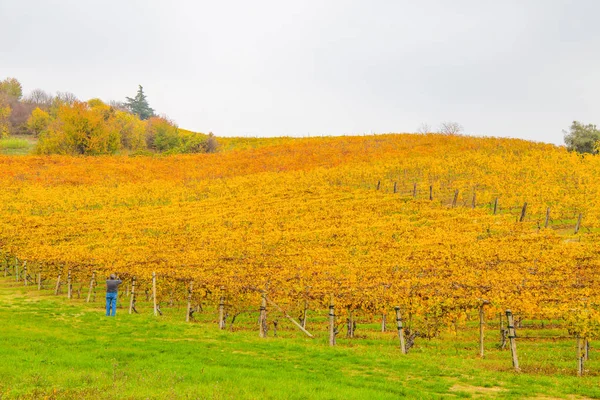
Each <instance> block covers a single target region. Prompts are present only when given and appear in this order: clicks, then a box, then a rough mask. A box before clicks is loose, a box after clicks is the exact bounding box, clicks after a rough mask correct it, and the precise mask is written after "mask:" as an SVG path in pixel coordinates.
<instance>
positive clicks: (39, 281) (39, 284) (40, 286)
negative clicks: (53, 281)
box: [37, 272, 42, 290]
mask: <svg viewBox="0 0 600 400" xmlns="http://www.w3.org/2000/svg"><path fill="white" fill-rule="evenodd" d="M37 284H38V290H42V273H41V272H38V273H37Z"/></svg>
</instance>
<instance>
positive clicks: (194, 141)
mask: <svg viewBox="0 0 600 400" xmlns="http://www.w3.org/2000/svg"><path fill="white" fill-rule="evenodd" d="M14 134H21V135H32V136H35V137H37V138H38V145H37V148H36V152H37V153H38V154H71V155H97V154H114V153H118V152H132V153H134V154H140V153H142V154H143V153H211V152H214V151H216V149H217V146H218V143H217V141H216V138H215V137H214V135H212V134H208V135H205V134H202V133H196V132H190V131H184V130H180V129H179V128H178V127H177V125H176V124H175V123H174V122H173V121H171V120H169V119H168V118H167V117H157V116H156V115H155V114H154V110H153V109H152V108H150V106H149V105H148V101H147V100H146V96H145V95H144V91H143V88H142V86H140V87H139V90H138V93H137V95H136V97H135V98H133V99H132V98H129V97H128V98H127V103H121V102H115V101H113V102H109V103H108V104H107V103H105V102H104V101H102V100H100V99H98V98H94V99H91V100H89V101H87V102H83V101H80V100H78V99H77V97H76V96H75V95H74V94H73V93H69V92H57V94H56V95H55V96H53V95H51V94H49V93H47V92H45V91H43V90H41V89H35V90H33V91H32V92H31V93H29V94H28V95H26V96H23V90H22V87H21V83H20V82H19V81H17V80H16V79H15V78H7V79H5V80H3V81H0V139H1V138H5V137H7V136H9V135H14Z"/></svg>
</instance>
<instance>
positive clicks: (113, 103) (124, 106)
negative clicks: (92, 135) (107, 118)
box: [108, 100, 129, 112]
mask: <svg viewBox="0 0 600 400" xmlns="http://www.w3.org/2000/svg"><path fill="white" fill-rule="evenodd" d="M108 105H109V106H111V107H112V108H114V109H115V110H119V111H125V112H129V107H127V104H125V103H124V102H122V101H116V100H111V101H109V102H108Z"/></svg>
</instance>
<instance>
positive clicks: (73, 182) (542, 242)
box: [0, 134, 600, 372]
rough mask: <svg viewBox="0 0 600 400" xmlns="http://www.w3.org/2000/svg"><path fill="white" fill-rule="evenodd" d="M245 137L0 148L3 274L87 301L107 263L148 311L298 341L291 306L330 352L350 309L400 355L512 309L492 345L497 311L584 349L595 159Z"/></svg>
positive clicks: (591, 333) (598, 163) (592, 257)
mask: <svg viewBox="0 0 600 400" xmlns="http://www.w3.org/2000/svg"><path fill="white" fill-rule="evenodd" d="M235 144H236V142H235V141H231V143H230V145H231V146H230V147H235ZM258 144H260V143H254V144H252V145H247V146H243V145H241V146H240V147H245V148H242V149H235V148H233V149H230V150H227V151H223V152H220V153H215V154H198V155H177V156H170V157H125V156H123V157H63V156H49V157H36V156H21V157H10V156H4V157H0V171H2V173H1V174H0V184H1V185H2V188H3V190H2V191H0V218H1V219H2V224H1V225H0V260H1V261H2V265H3V267H2V268H3V274H4V276H7V275H9V274H10V275H11V276H16V275H20V279H21V280H23V281H24V282H25V284H29V285H45V286H46V287H52V288H54V287H56V290H57V292H58V290H59V289H60V286H61V283H62V284H63V285H66V291H68V293H69V294H70V295H72V291H73V290H79V291H80V292H81V291H83V296H85V295H87V294H88V291H90V293H91V292H92V291H93V290H94V286H95V284H96V283H98V284H99V283H102V281H103V279H105V276H106V275H107V274H109V273H112V272H116V273H118V274H119V276H120V277H121V278H122V279H123V280H124V281H126V282H127V284H128V288H127V292H128V294H129V296H130V300H131V304H129V300H127V302H128V305H131V306H132V307H135V304H134V303H135V298H134V296H133V295H131V293H130V292H131V290H130V288H131V287H132V284H133V282H134V278H135V295H137V296H139V297H144V296H145V298H146V299H150V298H153V299H154V302H155V304H156V306H155V312H157V311H158V310H159V309H160V306H161V305H163V307H164V306H165V305H168V304H170V303H173V302H183V303H187V304H188V309H189V311H188V317H189V314H192V312H191V311H192V310H201V309H202V307H205V308H206V307H207V306H208V307H212V309H214V310H215V311H216V310H218V317H217V314H216V313H215V319H217V318H218V321H217V322H218V323H219V325H220V326H221V327H224V326H225V325H226V324H227V323H229V324H232V323H233V321H232V318H233V320H235V319H234V318H235V316H237V315H240V314H242V313H246V312H250V311H252V312H258V311H259V310H260V314H261V323H260V331H261V334H262V335H265V334H266V329H267V328H266V326H265V325H266V319H267V311H268V312H269V313H271V312H273V313H276V312H285V313H286V315H288V316H291V317H290V318H292V317H293V319H294V320H296V321H297V324H298V325H301V327H302V329H305V330H306V331H307V333H309V331H311V320H310V319H307V318H306V315H307V312H308V311H310V312H313V313H320V314H321V315H322V316H323V317H324V318H327V317H328V315H329V321H330V322H329V328H328V329H329V330H330V332H329V335H330V342H331V344H334V343H335V336H336V334H337V333H338V332H339V331H340V330H341V329H342V328H340V326H341V325H344V327H343V328H344V329H347V330H348V331H349V332H348V334H349V335H352V330H353V326H354V325H353V324H354V320H355V319H356V320H359V319H360V320H362V321H365V320H368V321H371V322H374V321H377V322H378V323H379V322H381V324H382V329H385V328H386V326H385V324H386V321H387V325H388V326H387V329H394V330H396V326H398V331H399V334H400V335H399V336H400V338H401V340H402V345H401V346H402V350H403V351H407V350H408V349H407V344H406V343H405V341H406V342H411V341H414V340H418V339H417V338H418V337H423V338H433V337H436V336H437V335H439V333H440V332H441V331H443V330H445V329H448V328H456V327H457V326H464V325H465V324H466V323H467V319H469V318H471V317H472V316H474V315H475V316H477V317H476V318H480V319H481V324H482V325H481V326H482V327H483V321H487V320H491V319H494V320H497V319H498V318H499V316H500V315H504V314H505V310H507V309H510V310H511V311H512V314H510V319H509V321H508V323H507V336H506V338H507V339H511V341H512V340H513V339H514V336H515V335H514V331H512V330H513V327H514V326H515V323H514V322H512V316H513V315H514V316H515V318H516V319H517V320H533V319H535V320H548V321H558V322H557V323H559V324H560V325H561V326H564V327H565V328H566V329H567V330H568V332H569V334H570V335H572V338H573V339H579V340H578V342H580V345H579V350H580V353H581V355H580V356H578V357H579V358H580V359H582V360H583V359H584V358H586V357H587V349H588V345H587V344H588V343H589V341H593V339H596V338H598V336H599V335H600V293H599V290H598V289H599V288H600V274H599V272H600V249H599V248H598V246H597V243H598V239H599V238H600V235H599V232H600V229H599V228H600V180H598V176H600V158H598V157H596V156H590V155H585V156H582V155H578V154H575V153H569V152H567V151H566V150H565V149H564V148H558V147H556V146H553V145H548V144H541V143H532V142H527V141H522V140H516V139H500V138H475V137H462V136H454V135H435V134H429V135H381V136H363V137H340V138H305V139H296V140H291V139H286V140H281V141H279V142H277V141H275V142H269V141H265V143H262V144H260V145H258ZM93 276H95V277H96V278H95V280H94V279H92V277H93ZM100 289H102V287H101V286H99V288H98V290H100ZM227 318H229V321H226V319H227ZM346 321H347V322H348V323H346ZM346 326H347V327H346ZM256 329H257V330H258V329H259V327H257V328H256ZM290 329H291V328H290ZM481 329H482V330H483V328H481ZM309 334H310V333H309ZM481 336H482V340H483V331H482V335H481ZM482 351H483V350H482ZM584 354H585V356H584ZM482 355H483V354H482ZM513 362H514V361H513ZM515 368H517V369H518V362H517V364H516V365H515ZM581 371H583V362H581V365H580V372H581Z"/></svg>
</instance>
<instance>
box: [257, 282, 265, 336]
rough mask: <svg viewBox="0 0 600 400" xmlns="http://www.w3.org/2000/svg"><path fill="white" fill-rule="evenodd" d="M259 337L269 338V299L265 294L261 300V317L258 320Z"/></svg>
mask: <svg viewBox="0 0 600 400" xmlns="http://www.w3.org/2000/svg"><path fill="white" fill-rule="evenodd" d="M258 328H259V332H258V335H259V336H260V337H261V338H266V337H267V298H266V295H265V294H264V293H263V294H262V295H261V300H260V316H259V318H258Z"/></svg>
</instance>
